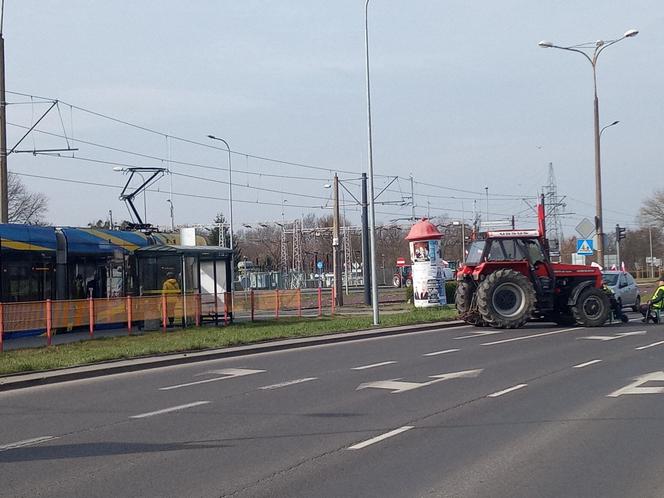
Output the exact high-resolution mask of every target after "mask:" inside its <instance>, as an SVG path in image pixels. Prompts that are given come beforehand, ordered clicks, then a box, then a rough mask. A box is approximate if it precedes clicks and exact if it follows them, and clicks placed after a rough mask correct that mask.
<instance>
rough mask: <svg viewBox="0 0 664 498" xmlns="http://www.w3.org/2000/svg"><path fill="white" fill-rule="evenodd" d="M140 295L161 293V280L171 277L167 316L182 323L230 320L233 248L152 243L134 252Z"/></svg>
mask: <svg viewBox="0 0 664 498" xmlns="http://www.w3.org/2000/svg"><path fill="white" fill-rule="evenodd" d="M134 254H135V256H136V260H137V261H136V264H137V266H138V288H139V292H140V295H141V296H150V295H155V296H157V295H158V296H162V295H163V294H164V292H165V291H164V282H166V280H168V279H169V278H175V280H176V281H177V283H178V287H179V291H178V290H175V291H173V290H171V291H169V293H168V297H167V299H168V304H167V308H168V319H169V321H170V322H171V323H173V322H180V320H181V321H182V324H183V325H187V324H191V323H194V322H195V321H198V320H200V321H201V322H203V321H213V322H215V324H218V323H219V321H220V320H221V321H224V319H225V318H226V321H230V320H232V318H233V313H232V306H231V294H230V289H231V285H232V282H231V264H232V261H233V251H232V250H231V249H228V248H223V247H215V246H181V245H155V246H146V247H141V248H140V249H137V250H136V251H135V253H134Z"/></svg>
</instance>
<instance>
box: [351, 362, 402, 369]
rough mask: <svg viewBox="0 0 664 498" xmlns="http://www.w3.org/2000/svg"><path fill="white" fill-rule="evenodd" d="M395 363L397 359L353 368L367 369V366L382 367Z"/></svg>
mask: <svg viewBox="0 0 664 498" xmlns="http://www.w3.org/2000/svg"><path fill="white" fill-rule="evenodd" d="M393 363H396V361H383V362H381V363H373V364H371V365H363V366H361V367H353V368H351V370H366V369H367V368H376V367H382V366H385V365H392V364H393Z"/></svg>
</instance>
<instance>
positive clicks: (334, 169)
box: [7, 90, 529, 199]
mask: <svg viewBox="0 0 664 498" xmlns="http://www.w3.org/2000/svg"><path fill="white" fill-rule="evenodd" d="M7 93H9V94H12V95H19V96H23V97H34V98H39V99H42V100H46V101H55V100H58V99H49V98H48V97H43V96H36V95H32V94H28V93H23V92H14V91H9V90H8V91H7ZM58 101H59V102H60V103H62V104H63V105H68V106H69V107H70V109H76V110H78V111H80V112H84V113H87V114H90V115H93V116H96V117H99V118H103V119H107V120H110V121H113V122H115V123H118V124H122V125H125V126H129V127H132V128H135V129H138V130H141V131H144V132H147V133H152V134H155V135H159V136H162V137H166V138H171V139H173V140H177V141H180V142H183V143H188V144H191V145H196V146H200V147H205V148H210V149H215V150H220V151H226V149H223V148H220V147H218V146H216V145H212V144H210V143H206V142H199V141H197V140H191V139H188V138H184V137H180V136H177V135H173V134H170V133H166V132H163V131H159V130H154V129H152V128H148V127H146V126H142V125H138V124H136V123H131V122H129V121H126V120H123V119H119V118H116V117H113V116H109V115H107V114H104V113H101V112H98V111H93V110H91V109H86V108H84V107H80V106H77V105H74V104H71V103H68V102H65V101H62V100H58ZM8 124H10V123H8ZM12 125H14V126H20V125H16V124H12ZM35 131H40V132H41V133H47V134H49V132H44V131H41V130H35ZM51 135H52V136H57V135H55V134H51ZM60 138H66V137H64V136H61V137H60ZM77 141H79V142H80V143H85V144H86V145H93V146H100V145H99V144H94V143H92V142H86V141H83V140H80V139H78V140H77ZM105 148H108V149H111V150H115V151H117V152H123V153H128V154H131V153H132V152H131V151H125V150H122V149H119V148H114V147H111V146H105ZM230 152H231V154H236V155H241V156H245V157H250V158H252V159H257V160H261V161H269V162H274V163H277V164H284V165H290V166H294V167H301V168H308V169H314V170H318V171H326V172H328V173H330V174H332V173H333V172H337V173H346V174H352V175H357V171H352V170H344V169H341V168H337V167H324V166H315V165H311V164H305V163H299V162H294V161H286V160H282V159H276V158H271V157H267V156H261V155H257V154H251V153H248V152H242V151H235V150H231V151H230ZM134 154H137V155H142V156H143V157H146V158H152V159H155V160H161V161H163V160H165V159H164V158H155V157H154V156H149V155H146V154H141V153H134ZM171 162H173V163H175V164H184V165H188V166H195V164H192V163H184V162H178V161H171ZM198 166H201V165H198ZM248 174H251V173H248ZM374 176H378V177H385V178H394V175H380V174H376V175H374ZM397 178H399V179H402V180H404V181H410V178H404V177H397ZM414 183H415V184H418V185H421V186H429V187H433V188H438V189H442V190H448V191H454V192H461V193H466V194H473V195H481V196H484V193H482V192H476V191H472V190H465V189H457V188H453V187H447V186H443V185H437V184H432V183H427V182H422V181H415V182H414ZM490 197H512V198H514V199H521V198H523V197H524V196H520V195H514V194H500V193H492V194H491V196H490ZM526 197H529V196H526Z"/></svg>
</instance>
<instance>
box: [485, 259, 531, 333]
mask: <svg viewBox="0 0 664 498" xmlns="http://www.w3.org/2000/svg"><path fill="white" fill-rule="evenodd" d="M477 308H478V310H479V312H480V316H481V317H482V319H483V320H484V321H485V322H487V323H488V324H489V325H491V326H492V327H496V328H500V329H507V328H509V329H515V328H518V327H522V326H523V325H524V324H525V323H526V322H527V321H528V319H529V318H530V316H531V315H532V312H533V309H534V308H535V289H534V288H533V284H532V283H531V282H530V281H529V280H528V278H526V276H525V275H523V274H521V273H519V272H517V271H514V270H509V269H505V270H498V271H496V272H494V273H492V274H491V275H489V276H488V277H486V278H485V279H484V281H483V282H482V283H481V284H480V285H479V286H478V287H477Z"/></svg>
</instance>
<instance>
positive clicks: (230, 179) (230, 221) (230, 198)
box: [208, 135, 235, 303]
mask: <svg viewBox="0 0 664 498" xmlns="http://www.w3.org/2000/svg"><path fill="white" fill-rule="evenodd" d="M208 138H209V139H210V140H217V141H219V142H222V143H223V144H224V145H225V146H226V149H228V231H229V244H230V248H231V251H235V247H234V246H233V167H232V163H231V147H230V145H228V142H227V141H226V140H224V139H223V138H219V137H215V136H214V135H208ZM220 230H223V227H222V228H220ZM232 257H233V261H231V303H232V302H233V291H234V289H235V253H234V252H233V256H232Z"/></svg>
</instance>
